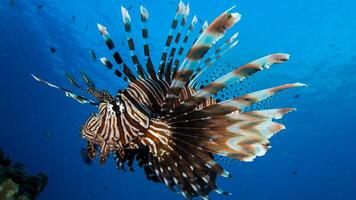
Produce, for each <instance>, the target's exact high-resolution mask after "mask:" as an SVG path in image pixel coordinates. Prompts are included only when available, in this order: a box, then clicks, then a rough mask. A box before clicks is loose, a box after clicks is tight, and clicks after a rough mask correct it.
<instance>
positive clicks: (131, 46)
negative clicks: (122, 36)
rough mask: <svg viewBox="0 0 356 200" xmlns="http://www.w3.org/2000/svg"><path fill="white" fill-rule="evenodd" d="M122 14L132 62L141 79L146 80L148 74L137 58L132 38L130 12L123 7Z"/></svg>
mask: <svg viewBox="0 0 356 200" xmlns="http://www.w3.org/2000/svg"><path fill="white" fill-rule="evenodd" d="M121 14H122V20H123V22H124V27H125V32H126V36H127V44H128V46H129V49H130V54H131V60H132V62H133V64H134V65H135V66H136V69H137V73H138V75H139V76H140V77H141V78H145V77H146V73H145V71H144V70H143V68H142V65H141V63H140V61H139V59H138V57H137V54H136V52H135V43H134V40H133V38H132V36H131V28H132V27H131V17H130V15H129V12H128V11H127V9H126V8H125V7H123V6H121Z"/></svg>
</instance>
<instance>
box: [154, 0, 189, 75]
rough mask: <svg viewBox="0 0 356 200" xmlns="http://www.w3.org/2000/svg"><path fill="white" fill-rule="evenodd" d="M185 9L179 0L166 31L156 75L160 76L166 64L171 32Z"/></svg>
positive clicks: (171, 37) (171, 38)
mask: <svg viewBox="0 0 356 200" xmlns="http://www.w3.org/2000/svg"><path fill="white" fill-rule="evenodd" d="M185 10H186V6H185V4H184V3H183V2H182V1H180V2H179V4H178V8H177V11H176V14H175V16H174V18H173V21H172V25H171V28H170V29H169V33H168V36H167V39H166V43H165V46H164V49H163V52H162V55H161V61H160V63H159V68H158V77H162V75H163V73H164V68H165V65H166V59H167V54H168V50H169V47H170V46H171V43H172V40H173V33H174V31H175V30H176V28H177V26H178V19H179V17H180V16H182V15H184V13H185Z"/></svg>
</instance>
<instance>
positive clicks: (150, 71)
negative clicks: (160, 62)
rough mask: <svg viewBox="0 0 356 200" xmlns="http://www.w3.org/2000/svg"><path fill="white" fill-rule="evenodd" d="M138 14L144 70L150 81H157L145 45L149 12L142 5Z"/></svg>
mask: <svg viewBox="0 0 356 200" xmlns="http://www.w3.org/2000/svg"><path fill="white" fill-rule="evenodd" d="M140 14H141V30H142V38H143V50H144V55H145V60H146V69H147V72H148V74H149V75H150V77H151V78H152V79H154V80H155V79H157V77H156V72H155V69H154V66H153V63H152V60H151V56H150V48H149V45H148V43H147V39H148V29H147V27H146V23H147V21H148V19H149V12H148V10H147V9H146V8H145V7H143V6H142V5H141V6H140Z"/></svg>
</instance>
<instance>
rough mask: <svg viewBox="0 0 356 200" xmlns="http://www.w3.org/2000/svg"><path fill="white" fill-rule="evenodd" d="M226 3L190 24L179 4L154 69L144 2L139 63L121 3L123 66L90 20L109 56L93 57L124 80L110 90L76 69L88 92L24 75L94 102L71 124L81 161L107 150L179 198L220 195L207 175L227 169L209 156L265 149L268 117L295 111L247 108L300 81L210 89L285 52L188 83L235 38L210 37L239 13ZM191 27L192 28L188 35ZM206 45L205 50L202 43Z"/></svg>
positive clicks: (270, 125) (272, 126) (275, 128)
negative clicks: (221, 96) (77, 131)
mask: <svg viewBox="0 0 356 200" xmlns="http://www.w3.org/2000/svg"><path fill="white" fill-rule="evenodd" d="M234 8H235V7H232V8H231V9H229V10H227V11H225V12H223V13H222V14H221V15H220V16H218V17H217V18H216V19H215V20H214V21H213V22H212V23H211V24H210V25H208V23H207V22H205V23H204V24H203V25H202V26H201V28H200V30H196V29H195V27H196V24H197V22H198V18H197V17H196V16H194V17H192V19H191V20H190V21H189V22H188V18H189V17H188V16H189V12H190V9H189V4H188V5H186V4H184V3H183V2H180V3H179V5H178V8H177V11H176V13H175V16H174V19H173V21H172V24H171V27H170V30H169V33H168V37H167V39H166V43H165V46H164V48H163V51H162V54H161V59H160V61H159V64H158V65H157V66H156V67H155V65H154V63H153V61H152V59H151V57H150V50H149V44H148V42H147V40H148V33H149V32H148V29H147V28H146V27H147V21H148V19H149V13H148V10H147V9H146V8H145V7H143V6H141V7H140V15H141V16H140V18H141V31H142V39H143V50H144V58H142V59H141V62H142V60H144V62H142V64H141V62H140V59H139V57H138V56H137V54H136V50H135V44H134V40H133V38H132V24H131V17H130V15H129V13H128V10H127V9H126V8H124V7H121V12H122V19H123V24H124V29H125V32H126V36H127V43H128V47H129V51H130V55H131V60H132V63H133V65H132V66H129V65H127V64H126V63H125V61H124V59H123V58H122V56H121V55H120V53H119V52H118V51H117V50H116V49H117V48H116V46H115V44H114V42H113V40H112V39H111V37H110V35H109V33H108V30H107V28H106V27H105V26H103V25H100V24H98V25H97V26H98V29H99V32H100V34H101V36H102V37H103V38H104V40H105V43H106V45H107V47H108V49H109V51H110V52H111V55H112V57H110V58H106V57H102V58H100V62H101V63H102V64H103V65H104V66H106V67H107V68H108V69H110V70H113V72H114V74H115V75H116V76H118V78H120V79H122V80H123V81H126V82H127V83H128V86H127V88H125V89H123V90H120V91H119V92H118V93H117V94H116V95H113V94H110V93H109V92H107V91H105V90H99V89H97V88H96V87H95V84H94V82H93V81H92V80H91V79H90V78H89V77H88V76H87V75H86V74H84V73H81V78H82V79H83V83H85V87H83V86H82V85H81V84H79V83H78V82H77V81H76V79H75V78H74V76H73V75H71V74H68V73H67V74H66V78H67V79H68V81H69V82H70V84H71V85H73V87H74V88H76V89H78V90H82V91H85V92H86V93H87V94H89V95H91V96H92V97H93V99H90V98H87V97H84V96H80V95H77V94H75V93H73V92H72V91H70V90H67V89H65V88H62V87H59V86H56V85H54V84H52V83H49V82H47V81H45V80H42V79H40V78H38V77H36V76H34V75H32V76H33V78H35V80H37V81H39V82H41V83H44V84H46V85H48V86H50V87H53V88H56V89H59V90H61V91H63V92H64V93H65V95H66V96H67V97H69V98H72V99H74V100H76V101H78V102H79V103H82V104H89V105H92V106H95V107H97V108H98V112H97V113H96V114H92V115H91V116H90V117H89V119H88V120H87V121H86V122H85V124H84V125H83V126H82V128H81V136H82V137H83V138H84V139H85V140H87V147H86V154H87V156H88V157H89V158H90V159H95V158H96V157H99V161H100V163H101V164H103V163H104V162H105V161H106V159H107V158H108V156H109V155H110V154H112V155H114V158H115V160H116V163H117V168H119V169H126V168H129V169H131V170H132V166H133V162H134V161H135V160H136V161H137V163H138V165H139V166H140V167H142V168H143V169H144V171H145V174H146V176H147V179H149V180H151V181H153V182H158V183H163V184H165V185H166V186H167V187H168V188H169V189H171V190H172V191H176V192H180V193H181V194H182V195H183V196H184V197H185V198H187V199H191V198H194V197H200V198H202V199H208V198H209V197H208V195H209V193H210V192H212V191H215V192H217V193H219V194H223V195H229V194H230V193H228V192H225V191H223V190H222V189H220V188H219V187H218V186H217V185H216V180H217V176H218V175H219V176H223V177H231V174H230V173H229V172H227V171H226V170H225V169H223V168H222V167H221V165H220V164H219V163H218V162H217V159H216V157H215V159H214V156H224V157H229V158H232V159H237V160H240V161H246V162H249V161H252V160H253V159H254V158H255V157H256V156H262V155H264V154H265V153H266V151H267V150H268V149H269V147H270V142H269V138H270V137H271V136H273V135H274V134H276V133H277V132H279V131H281V130H283V129H284V128H285V127H284V126H283V125H282V124H280V123H277V122H275V121H273V120H274V119H280V118H282V117H283V115H285V114H286V113H289V112H291V111H293V110H295V109H293V108H278V109H266V110H258V109H257V110H247V108H249V107H251V106H252V105H254V104H256V103H258V102H261V101H263V100H266V99H267V98H269V97H271V96H273V95H274V94H276V93H277V92H280V91H282V90H285V89H289V88H294V87H303V86H306V85H305V84H301V83H293V84H285V85H280V86H276V87H272V88H268V89H264V90H260V91H256V92H253V93H249V94H244V95H242V96H237V97H234V98H231V99H228V100H224V101H221V102H219V101H217V100H216V99H214V95H216V94H217V93H218V92H223V91H222V90H223V89H224V88H226V87H227V86H229V85H231V84H235V83H238V82H240V81H242V80H244V79H246V78H247V77H250V76H252V75H254V74H255V73H257V72H259V71H262V70H263V69H269V68H270V67H271V65H272V64H280V63H283V62H285V61H287V60H288V59H289V55H288V54H282V53H277V54H271V55H267V56H265V57H262V58H260V59H257V60H255V61H252V62H250V63H248V64H245V65H243V66H241V67H238V68H236V69H235V70H233V71H231V72H229V73H227V74H225V75H223V76H221V77H220V78H217V79H216V80H214V81H212V82H210V83H209V84H207V85H206V86H202V87H197V84H196V82H197V78H198V77H199V76H201V75H202V73H203V72H204V70H206V69H207V68H209V67H210V66H212V65H213V63H214V62H215V61H216V60H217V59H219V58H220V57H221V56H222V55H223V54H224V53H225V52H227V51H228V50H229V49H231V48H232V47H234V46H235V45H236V44H237V40H236V38H237V33H236V34H232V36H231V37H230V38H227V39H226V41H223V42H221V43H222V44H220V45H218V43H217V42H218V41H219V40H220V39H222V38H223V37H224V35H225V33H226V32H227V31H228V30H229V29H231V28H232V27H233V26H234V24H236V23H237V22H238V21H239V20H240V14H239V13H236V12H231V11H232V10H233V9H234ZM194 30H195V31H196V32H198V31H200V32H199V33H198V37H197V38H193V40H192V41H191V39H192V38H190V36H191V35H192V34H191V33H193V32H194ZM189 41H191V42H189ZM189 44H192V46H191V47H190V48H189V49H185V48H186V47H187V46H188V45H189ZM212 47H214V50H210V49H212ZM209 50H210V51H209ZM184 52H185V54H183V53H184ZM184 55H186V56H184ZM133 69H135V71H134V70H133Z"/></svg>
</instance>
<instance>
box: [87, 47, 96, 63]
mask: <svg viewBox="0 0 356 200" xmlns="http://www.w3.org/2000/svg"><path fill="white" fill-rule="evenodd" d="M89 55H90V56H91V58H92V59H93V60H94V61H96V60H97V57H96V54H95V52H94V50H92V49H89Z"/></svg>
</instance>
